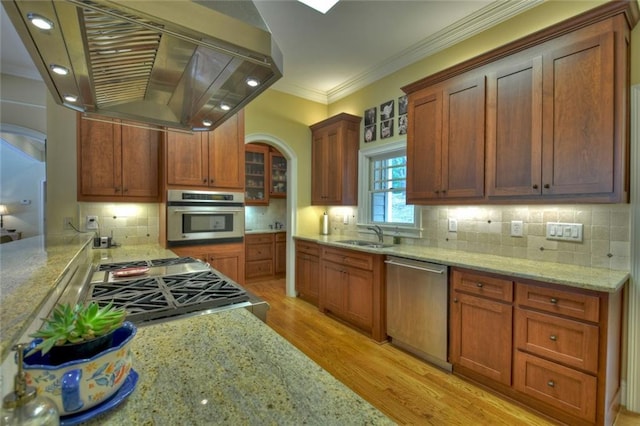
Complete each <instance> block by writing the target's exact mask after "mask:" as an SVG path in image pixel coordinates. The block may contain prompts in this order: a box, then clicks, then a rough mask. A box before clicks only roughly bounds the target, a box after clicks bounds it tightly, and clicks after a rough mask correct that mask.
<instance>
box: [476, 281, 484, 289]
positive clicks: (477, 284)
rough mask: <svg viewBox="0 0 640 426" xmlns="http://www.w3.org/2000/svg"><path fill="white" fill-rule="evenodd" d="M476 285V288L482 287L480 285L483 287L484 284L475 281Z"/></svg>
mask: <svg viewBox="0 0 640 426" xmlns="http://www.w3.org/2000/svg"><path fill="white" fill-rule="evenodd" d="M476 287H478V288H482V287H484V284H482V283H480V282H478V283H476Z"/></svg>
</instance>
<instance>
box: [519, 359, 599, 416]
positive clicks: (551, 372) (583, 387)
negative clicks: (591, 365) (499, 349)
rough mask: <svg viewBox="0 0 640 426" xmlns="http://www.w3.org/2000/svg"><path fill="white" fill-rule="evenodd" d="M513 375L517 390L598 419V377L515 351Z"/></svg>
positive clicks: (576, 413) (569, 410) (567, 410)
mask: <svg viewBox="0 0 640 426" xmlns="http://www.w3.org/2000/svg"><path fill="white" fill-rule="evenodd" d="M513 378H514V387H515V389H516V390H518V391H520V392H523V393H525V394H527V395H529V396H531V397H533V398H536V399H538V400H540V401H544V402H545V403H547V404H549V405H552V406H554V407H557V408H560V409H562V410H564V411H565V412H567V413H570V414H572V415H574V416H576V417H579V418H581V419H584V420H586V421H589V422H595V420H596V385H597V379H596V378H595V377H593V376H590V375H588V374H585V373H581V372H579V371H576V370H573V369H571V368H568V367H563V366H561V365H558V364H555V363H553V362H550V361H546V360H543V359H541V358H538V357H535V356H533V355H528V354H525V353H523V352H520V351H517V350H516V351H515V368H514V373H513Z"/></svg>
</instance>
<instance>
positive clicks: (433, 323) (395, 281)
mask: <svg viewBox="0 0 640 426" xmlns="http://www.w3.org/2000/svg"><path fill="white" fill-rule="evenodd" d="M385 263H386V264H387V334H388V335H389V337H391V343H392V344H393V345H396V346H398V347H400V348H402V349H404V350H406V351H408V352H411V353H413V354H414V355H416V356H418V357H420V358H422V359H424V360H426V361H429V362H431V363H433V364H435V365H437V366H438V367H440V368H443V369H445V370H447V371H451V364H449V363H448V362H447V342H448V339H447V334H448V330H447V315H448V291H447V287H448V273H447V267H446V266H444V265H438V264H435V263H429V262H422V261H417V260H412V259H404V258H400V257H392V256H388V257H387V260H386V261H385Z"/></svg>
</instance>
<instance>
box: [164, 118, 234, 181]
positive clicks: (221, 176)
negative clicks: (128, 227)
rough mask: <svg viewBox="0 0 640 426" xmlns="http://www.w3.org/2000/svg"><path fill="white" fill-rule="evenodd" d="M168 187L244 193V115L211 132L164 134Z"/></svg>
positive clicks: (230, 119) (231, 119)
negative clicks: (214, 189)
mask: <svg viewBox="0 0 640 426" xmlns="http://www.w3.org/2000/svg"><path fill="white" fill-rule="evenodd" d="M166 157H167V158H166V170H167V184H168V185H169V186H175V187H184V186H187V187H202V188H220V189H225V190H228V189H234V190H244V184H245V182H244V112H243V111H241V112H239V113H238V114H236V115H234V116H233V117H231V118H229V119H228V120H227V121H225V122H224V123H223V124H222V125H220V126H219V127H218V128H216V129H215V130H213V131H211V132H194V133H192V134H189V133H181V132H171V131H170V132H167V155H166Z"/></svg>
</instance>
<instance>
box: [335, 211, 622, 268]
mask: <svg viewBox="0 0 640 426" xmlns="http://www.w3.org/2000/svg"><path fill="white" fill-rule="evenodd" d="M336 209H338V210H337V213H334V212H333V210H332V209H330V219H331V220H332V222H333V223H332V226H331V227H332V229H334V230H335V231H337V232H339V233H341V234H345V235H347V234H352V235H353V234H357V226H356V224H355V220H353V221H351V220H350V221H349V223H348V224H344V221H343V220H342V218H343V211H344V208H336ZM630 211H631V210H630V206H629V205H628V204H602V205H600V204H595V205H591V204H587V205H553V206H550V205H544V206H527V205H523V206H481V207H480V206H474V207H472V206H468V207H467V206H455V207H444V206H436V207H422V208H421V213H422V227H423V233H422V238H420V239H415V238H402V243H403V244H413V245H422V246H427V247H441V248H450V249H456V250H463V251H469V252H476V253H492V254H497V255H501V256H507V257H515V258H522V259H531V260H540V261H548V262H557V263H566V264H572V265H581V266H592V267H598V268H610V269H616V270H628V269H629V268H630V251H631V243H630V234H631V232H630ZM352 217H357V212H356V209H355V208H354V209H353V213H352ZM449 219H456V220H457V232H450V231H449V230H448V229H449V227H448V223H449ZM511 221H522V222H523V235H522V237H513V236H511ZM547 222H565V223H581V224H582V225H583V241H582V242H565V241H553V240H547V239H546V237H545V232H546V223H547Z"/></svg>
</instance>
